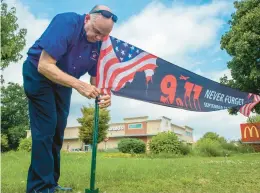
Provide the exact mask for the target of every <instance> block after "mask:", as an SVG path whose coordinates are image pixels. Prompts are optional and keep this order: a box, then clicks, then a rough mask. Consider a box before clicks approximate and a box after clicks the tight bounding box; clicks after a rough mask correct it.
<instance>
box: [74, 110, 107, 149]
mask: <svg viewBox="0 0 260 193" xmlns="http://www.w3.org/2000/svg"><path fill="white" fill-rule="evenodd" d="M81 112H82V114H83V116H82V118H78V119H77V120H78V122H79V123H80V124H81V127H80V128H79V138H80V140H81V141H83V142H84V143H85V144H92V141H93V129H94V117H95V108H94V107H93V105H89V106H88V107H85V106H83V107H82V108H81ZM109 121H110V114H109V110H107V109H99V125H98V143H100V142H101V141H103V140H104V139H105V138H106V136H107V130H108V127H109V126H108V123H109Z"/></svg>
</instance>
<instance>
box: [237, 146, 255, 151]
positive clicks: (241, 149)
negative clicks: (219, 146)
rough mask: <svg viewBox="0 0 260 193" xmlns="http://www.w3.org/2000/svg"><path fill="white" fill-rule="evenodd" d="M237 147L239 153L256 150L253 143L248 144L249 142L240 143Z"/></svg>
mask: <svg viewBox="0 0 260 193" xmlns="http://www.w3.org/2000/svg"><path fill="white" fill-rule="evenodd" d="M237 149H238V152H239V153H254V152H255V149H254V148H253V147H252V146H251V145H248V144H239V145H238V147H237Z"/></svg>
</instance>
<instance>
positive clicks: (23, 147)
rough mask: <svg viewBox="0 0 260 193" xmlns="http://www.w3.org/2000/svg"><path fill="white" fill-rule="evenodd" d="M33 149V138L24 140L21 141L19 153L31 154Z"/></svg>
mask: <svg viewBox="0 0 260 193" xmlns="http://www.w3.org/2000/svg"><path fill="white" fill-rule="evenodd" d="M31 149H32V138H24V139H21V140H20V144H19V147H18V150H19V151H28V152H30V151H31Z"/></svg>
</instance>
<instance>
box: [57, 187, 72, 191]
mask: <svg viewBox="0 0 260 193" xmlns="http://www.w3.org/2000/svg"><path fill="white" fill-rule="evenodd" d="M55 191H67V192H70V191H72V188H66V187H61V186H60V185H58V186H56V187H55Z"/></svg>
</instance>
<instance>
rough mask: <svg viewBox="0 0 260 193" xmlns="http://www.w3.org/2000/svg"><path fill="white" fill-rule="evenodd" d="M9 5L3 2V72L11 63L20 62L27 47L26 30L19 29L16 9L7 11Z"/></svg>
mask: <svg viewBox="0 0 260 193" xmlns="http://www.w3.org/2000/svg"><path fill="white" fill-rule="evenodd" d="M7 7H8V6H7V4H6V3H3V0H1V70H3V69H4V68H6V67H7V66H8V65H9V64H10V62H18V61H19V60H20V59H21V58H22V55H21V54H20V52H21V51H22V50H23V48H24V46H25V35H26V33H27V30H26V29H19V25H18V24H17V17H16V15H15V14H16V9H15V8H14V7H12V8H11V9H10V10H7Z"/></svg>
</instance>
